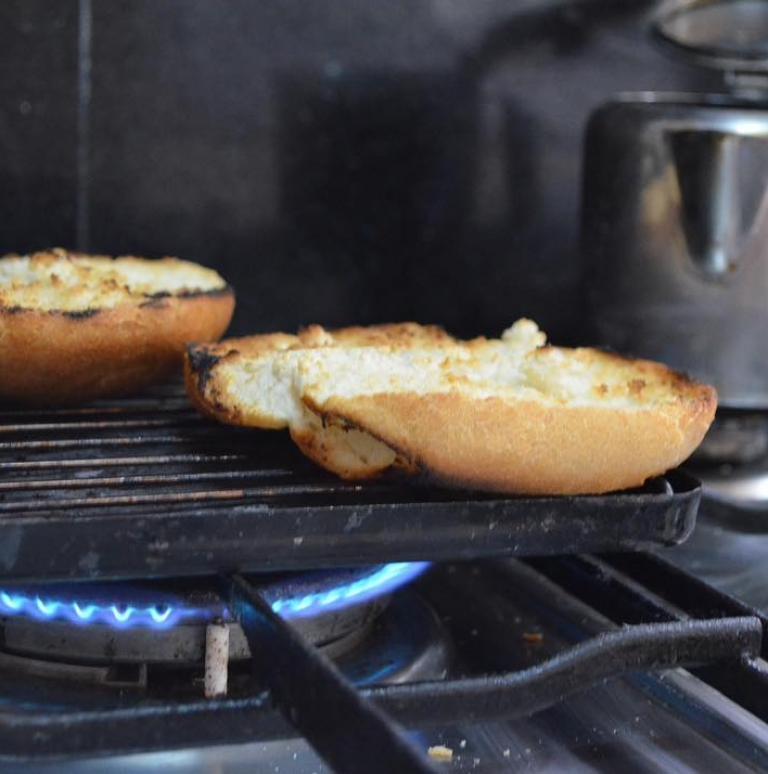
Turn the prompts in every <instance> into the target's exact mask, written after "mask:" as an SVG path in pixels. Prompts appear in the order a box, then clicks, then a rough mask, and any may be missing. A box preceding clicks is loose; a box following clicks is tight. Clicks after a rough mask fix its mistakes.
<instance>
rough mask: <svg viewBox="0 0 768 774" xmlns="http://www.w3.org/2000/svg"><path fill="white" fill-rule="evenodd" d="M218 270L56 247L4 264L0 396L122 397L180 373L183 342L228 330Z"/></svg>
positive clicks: (50, 399) (227, 294)
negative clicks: (92, 254)
mask: <svg viewBox="0 0 768 774" xmlns="http://www.w3.org/2000/svg"><path fill="white" fill-rule="evenodd" d="M234 303H235V301H234V293H233V292H232V289H231V288H230V287H229V286H228V285H227V283H226V282H225V281H224V280H223V279H222V278H221V277H220V276H219V275H218V274H217V273H216V272H214V271H212V270H210V269H206V268H204V267H202V266H198V265H197V264H194V263H189V262H186V261H179V260H177V259H174V258H163V259H160V260H147V259H143V258H136V257H122V258H114V259H113V258H109V257H106V256H87V255H82V254H77V253H69V252H67V251H65V250H62V249H54V250H50V251H47V252H40V253H35V254H34V255H31V256H18V255H8V256H5V257H4V258H2V259H0V398H5V399H12V400H17V401H22V402H24V403H29V404H35V405H43V404H48V405H58V404H71V403H77V402H83V401H87V400H91V399H94V398H100V397H105V396H110V395H118V394H127V393H130V392H133V391H135V390H137V389H139V388H141V387H143V386H145V385H147V384H149V383H151V382H154V381H157V380H159V379H161V378H163V377H165V376H167V375H168V374H169V373H170V372H172V371H173V370H174V369H179V371H181V363H182V355H183V351H184V344H185V343H186V342H189V341H203V340H205V341H213V340H216V339H218V338H219V337H220V336H221V335H222V334H223V333H224V331H225V330H226V329H227V326H228V325H229V322H230V320H231V317H232V312H233V310H234Z"/></svg>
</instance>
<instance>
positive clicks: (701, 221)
mask: <svg viewBox="0 0 768 774" xmlns="http://www.w3.org/2000/svg"><path fill="white" fill-rule="evenodd" d="M759 6H760V8H759V9H758V8H756V4H755V3H754V2H753V1H750V2H730V3H722V2H720V3H718V2H712V0H709V1H708V2H674V3H671V4H667V6H665V10H664V15H663V16H661V17H660V20H659V21H658V22H657V25H656V28H655V32H656V34H657V36H658V37H662V38H664V40H665V43H666V44H667V45H668V46H671V47H672V48H674V49H675V50H684V49H687V50H688V51H689V52H691V51H693V52H694V54H695V55H696V57H697V61H699V63H705V64H707V65H709V66H715V67H717V66H720V67H721V69H723V70H724V71H726V74H727V76H728V80H729V82H730V83H732V84H733V85H734V87H736V86H738V88H739V91H738V93H732V94H730V95H717V96H716V95H712V96H704V95H680V94H659V93H641V94H632V95H622V96H620V97H618V98H617V99H616V100H614V101H612V102H611V103H609V104H607V105H604V106H602V107H601V108H599V109H598V110H597V111H596V112H595V113H594V114H593V116H592V117H591V121H590V123H589V126H588V129H587V134H586V144H585V161H584V191H583V218H582V248H583V256H584V272H585V281H586V290H587V298H588V304H589V318H590V321H591V323H592V326H593V328H594V331H595V334H596V337H597V339H598V343H601V344H603V345H608V346H611V347H614V348H616V349H618V350H621V351H625V352H629V353H632V354H635V355H638V356H645V357H650V358H653V359H657V360H661V361H664V362H666V363H668V364H670V365H672V366H674V367H676V368H679V369H682V370H685V371H688V372H689V373H691V374H693V375H695V376H697V377H699V378H701V379H704V380H706V381H708V382H710V383H712V384H714V385H715V386H716V387H717V389H718V392H719V395H720V405H721V406H727V407H732V408H750V409H766V408H768V96H767V95H768V91H762V89H761V87H760V84H761V83H763V80H762V79H763V78H764V77H766V76H767V75H768V47H762V44H760V42H759V36H756V35H752V37H751V38H750V47H749V48H748V49H744V48H741V49H740V48H739V46H738V45H737V44H738V42H739V40H742V41H743V40H744V39H745V37H744V30H745V29H747V30H751V31H752V32H753V33H754V31H755V24H756V20H757V21H760V22H761V24H763V27H762V29H763V30H764V31H765V36H764V37H765V39H766V41H768V3H765V2H761V3H760V4H759ZM758 11H761V12H760V13H758ZM734 14H735V16H734ZM726 22H728V23H729V24H730V25H731V26H730V27H728V26H727V25H726ZM749 24H752V27H750V26H749ZM758 26H759V25H758ZM686 35H687V36H688V37H687V38H686ZM761 53H762V57H761V56H760V54H761ZM740 56H741V59H739V57H740ZM739 62H741V65H742V68H741V70H739V71H738V72H737V71H736V70H735V69H734V68H736V67H737V65H738V63H739ZM745 84H746V85H745ZM747 91H749V95H748V97H747V96H746V92H747Z"/></svg>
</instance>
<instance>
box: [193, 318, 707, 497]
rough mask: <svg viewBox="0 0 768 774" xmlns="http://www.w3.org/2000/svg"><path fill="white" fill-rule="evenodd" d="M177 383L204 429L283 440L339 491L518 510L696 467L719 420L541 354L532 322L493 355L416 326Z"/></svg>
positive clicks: (676, 380)
mask: <svg viewBox="0 0 768 774" xmlns="http://www.w3.org/2000/svg"><path fill="white" fill-rule="evenodd" d="M185 375H186V384H187V391H188V393H189V395H190V397H191V399H192V401H193V402H194V403H195V405H197V406H198V408H200V410H202V411H203V412H204V413H206V414H208V415H209V416H212V417H215V418H217V419H219V420H221V421H223V422H229V423H232V424H238V425H245V426H252V427H262V428H281V427H287V428H288V429H289V430H290V433H291V436H292V437H293V439H294V441H296V443H297V444H298V446H299V447H300V448H301V449H302V451H303V452H304V453H305V454H307V455H308V456H309V457H311V458H312V459H313V460H315V461H316V462H317V463H319V464H320V465H322V466H323V467H325V468H327V469H328V470H331V471H333V472H335V473H337V474H339V475H340V476H342V477H344V478H349V479H360V478H369V477H371V476H375V475H378V474H380V473H382V472H384V471H385V470H389V469H398V470H400V471H402V472H404V473H406V474H407V475H421V476H426V477H428V478H429V479H431V480H434V481H438V482H440V483H443V484H448V485H452V486H459V487H466V488H474V489H482V490H488V491H498V492H506V493H521V494H587V493H602V492H607V491H612V490H620V489H626V488H630V487H634V486H638V485H641V484H642V483H643V482H644V481H645V480H646V479H648V478H650V477H653V476H656V475H659V474H662V473H664V472H665V471H667V470H669V469H670V468H673V467H675V466H677V465H679V464H680V463H681V462H683V461H684V460H685V459H686V458H687V457H688V456H689V455H690V454H691V453H692V452H693V450H694V449H695V448H696V446H698V444H699V443H700V442H701V440H702V438H703V437H704V434H705V433H706V431H707V429H708V427H709V425H710V424H711V422H712V419H713V417H714V413H715V408H716V405H717V396H716V393H715V390H714V388H712V387H710V386H708V385H704V384H699V383H697V382H695V381H693V380H691V379H689V378H687V377H686V376H683V375H682V374H678V373H676V372H674V371H672V370H670V369H669V368H667V367H665V366H663V365H661V364H659V363H653V362H650V361H645V360H632V359H628V358H624V357H620V356H618V355H615V354H611V353H606V352H602V351H599V350H595V349H588V348H580V349H567V348H562V347H551V346H545V337H544V334H542V333H541V332H540V331H539V330H538V328H537V327H536V325H535V324H534V323H532V322H531V321H529V320H520V321H518V322H517V323H515V325H513V326H512V327H511V328H510V329H509V330H508V331H506V332H505V333H504V335H503V336H502V338H501V339H495V340H493V339H491V340H489V339H485V338H481V339H475V340H472V341H458V340H456V339H454V338H452V337H450V336H449V335H448V334H446V333H445V332H444V331H442V330H440V329H437V328H425V327H421V326H418V325H415V324H412V323H406V324H402V325H391V326H377V327H372V328H367V329H366V328H362V329H361V328H351V329H344V330H340V331H326V330H324V329H322V328H319V327H318V326H313V327H312V328H310V329H308V330H306V331H303V332H301V333H299V334H298V335H297V336H291V335H289V334H269V335H265V336H253V337H248V338H243V339H231V340H229V341H223V342H220V343H219V344H214V345H203V346H191V347H189V348H188V351H187V355H186V360H185Z"/></svg>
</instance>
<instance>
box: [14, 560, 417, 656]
mask: <svg viewBox="0 0 768 774" xmlns="http://www.w3.org/2000/svg"><path fill="white" fill-rule="evenodd" d="M427 566H428V565H427V563H425V562H414V563H393V564H387V565H383V566H378V567H373V568H370V567H368V568H363V569H351V570H332V571H318V572H313V573H307V574H302V575H288V576H283V577H280V578H279V579H277V580H275V578H274V577H270V576H266V577H265V576H260V577H252V578H251V579H250V580H251V581H252V582H253V583H254V584H255V585H257V586H258V587H259V588H260V591H261V594H262V596H263V597H264V599H265V600H266V601H267V602H268V603H269V604H270V605H271V607H272V609H273V610H274V611H275V612H276V613H277V614H278V615H280V616H282V617H283V618H285V619H288V620H291V621H292V623H293V625H294V626H295V627H296V628H297V629H298V630H299V631H300V632H301V633H302V634H303V635H304V636H305V638H306V639H307V640H309V641H310V642H312V643H313V644H314V645H317V646H319V647H323V648H325V649H327V650H328V652H329V655H332V656H333V655H336V654H338V653H342V652H344V651H345V650H348V649H349V648H351V647H353V646H354V645H355V644H356V643H357V642H359V641H360V640H361V639H362V638H363V637H364V636H365V634H366V632H367V630H368V629H369V627H370V625H371V624H372V622H373V621H374V620H375V618H376V617H377V616H378V615H379V614H380V613H381V611H382V610H383V609H384V608H385V607H386V604H387V601H388V599H389V595H390V594H391V592H392V591H394V590H395V589H397V588H398V587H400V586H402V585H403V584H405V583H407V582H409V581H410V580H412V579H414V578H415V577H416V576H418V575H419V574H420V573H421V572H423V571H424V570H425V569H426V567H427ZM0 614H1V615H2V616H3V618H2V619H0V620H2V632H3V643H4V650H5V652H6V653H11V654H15V655H24V656H27V657H33V658H42V659H46V660H55V661H65V662H67V663H72V664H89V665H110V664H115V663H120V664H173V665H175V666H191V665H196V664H200V663H201V662H202V661H203V659H204V656H205V641H206V629H207V627H208V624H209V623H211V622H213V621H217V622H221V623H224V624H226V625H228V627H229V630H230V632H229V660H230V661H240V660H245V659H247V658H249V657H250V652H249V649H248V645H247V642H246V640H245V636H244V635H243V632H242V629H241V628H240V626H239V624H238V623H237V621H235V620H234V619H233V618H232V615H231V613H230V611H229V609H228V607H227V604H226V602H225V601H223V600H222V598H221V596H220V595H219V593H217V589H216V588H215V586H214V584H212V583H211V582H209V581H205V580H203V581H175V582H157V583H144V584H135V583H110V584H94V585H90V584H89V585H87V586H83V585H82V584H80V585H74V584H73V585H66V586H64V585H56V586H37V587H34V588H31V587H27V588H25V589H24V590H21V589H5V590H2V591H0Z"/></svg>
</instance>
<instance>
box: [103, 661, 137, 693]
mask: <svg viewBox="0 0 768 774" xmlns="http://www.w3.org/2000/svg"><path fill="white" fill-rule="evenodd" d="M104 682H105V683H106V684H108V685H112V686H116V687H126V688H143V687H146V685H147V667H146V665H145V664H115V665H114V666H111V667H109V669H107V672H106V675H105V676H104Z"/></svg>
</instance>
